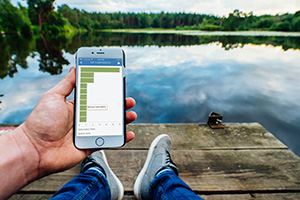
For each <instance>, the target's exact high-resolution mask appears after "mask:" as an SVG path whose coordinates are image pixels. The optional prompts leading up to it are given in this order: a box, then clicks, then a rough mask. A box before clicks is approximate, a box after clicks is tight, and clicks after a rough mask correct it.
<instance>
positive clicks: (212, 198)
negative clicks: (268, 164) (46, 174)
mask: <svg viewBox="0 0 300 200" xmlns="http://www.w3.org/2000/svg"><path fill="white" fill-rule="evenodd" d="M51 196H52V194H15V195H13V196H12V197H11V198H9V200H46V199H49V198H50V197H51ZM199 196H200V197H202V198H204V199H206V200H249V199H253V200H255V199H257V200H261V199H263V200H286V199H295V200H298V199H300V193H271V194H255V193H254V194H219V195H218V194H214V195H199ZM123 200H137V199H136V198H135V196H134V195H133V194H126V195H124V198H123Z"/></svg>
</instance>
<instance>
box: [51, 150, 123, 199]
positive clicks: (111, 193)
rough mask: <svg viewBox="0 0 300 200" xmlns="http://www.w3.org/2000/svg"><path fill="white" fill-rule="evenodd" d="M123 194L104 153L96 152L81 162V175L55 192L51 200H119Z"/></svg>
mask: <svg viewBox="0 0 300 200" xmlns="http://www.w3.org/2000/svg"><path fill="white" fill-rule="evenodd" d="M123 193H124V189H123V185H122V183H121V182H120V180H119V179H118V178H117V177H116V175H115V174H114V173H113V172H112V170H111V169H110V167H109V165H108V163H107V160H106V156H105V154H104V151H97V152H94V153H93V154H92V155H90V156H88V157H87V158H86V159H84V160H83V161H82V163H81V173H80V174H79V175H78V176H77V177H75V178H74V179H72V180H71V181H70V182H68V183H67V184H66V185H64V186H63V187H62V188H61V189H60V190H59V191H57V192H56V193H55V194H54V195H53V197H52V198H51V200H55V199H78V200H79V199H85V200H87V199H103V200H104V199H113V200H119V199H122V198H123Z"/></svg>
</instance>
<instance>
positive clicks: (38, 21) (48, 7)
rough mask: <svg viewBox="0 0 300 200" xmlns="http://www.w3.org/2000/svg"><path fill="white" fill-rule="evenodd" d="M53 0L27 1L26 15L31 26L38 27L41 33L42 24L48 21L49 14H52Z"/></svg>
mask: <svg viewBox="0 0 300 200" xmlns="http://www.w3.org/2000/svg"><path fill="white" fill-rule="evenodd" d="M54 1H55V0H27V4H28V13H29V17H30V19H31V22H32V24H34V25H38V26H39V29H40V31H42V26H43V24H44V23H45V22H46V21H48V17H49V14H51V13H53V12H54V6H53V3H54Z"/></svg>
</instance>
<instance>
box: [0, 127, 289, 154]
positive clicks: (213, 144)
mask: <svg viewBox="0 0 300 200" xmlns="http://www.w3.org/2000/svg"><path fill="white" fill-rule="evenodd" d="M224 125H225V129H210V128H209V127H208V126H207V125H206V124H130V125H128V126H127V129H128V130H131V131H134V132H135V133H136V137H135V139H134V140H133V141H132V142H130V143H128V144H126V146H125V147H124V149H148V148H149V146H150V144H151V142H152V140H153V139H154V138H155V137H156V136H158V135H159V134H162V133H166V134H168V135H170V137H171V138H172V141H173V149H190V150H191V149H199V150H205V149H274V148H276V149H278V148H280V149H287V146H286V145H284V144H283V143H282V142H280V141H279V140H278V139H277V138H275V137H274V136H273V135H272V134H271V133H269V132H268V131H266V130H265V129H264V128H263V127H262V126H261V125H260V124H259V123H225V124H224ZM7 126H17V124H0V127H7Z"/></svg>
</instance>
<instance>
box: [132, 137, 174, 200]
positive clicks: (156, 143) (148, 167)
mask: <svg viewBox="0 0 300 200" xmlns="http://www.w3.org/2000/svg"><path fill="white" fill-rule="evenodd" d="M170 151H171V138H170V137H169V136H168V135H166V134H162V135H159V136H158V137H156V138H155V139H154V140H153V142H152V143H151V146H150V148H149V151H148V155H147V159H146V162H145V164H144V167H143V168H142V170H141V172H140V173H139V175H138V177H137V179H136V181H135V183H134V195H135V197H136V198H137V199H149V186H150V184H151V182H152V180H153V179H154V177H155V175H156V174H157V173H158V172H159V171H160V170H162V169H164V168H166V167H170V168H172V169H173V171H174V172H175V173H176V174H177V175H178V168H177V167H176V165H175V164H174V163H173V162H172V160H171V156H170Z"/></svg>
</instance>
